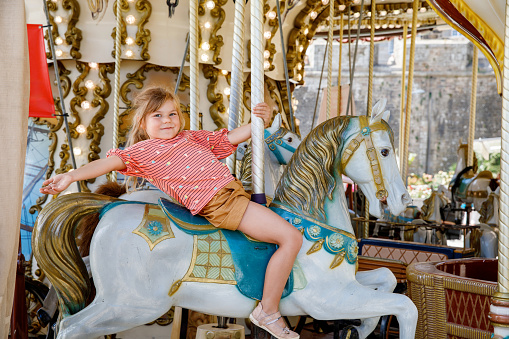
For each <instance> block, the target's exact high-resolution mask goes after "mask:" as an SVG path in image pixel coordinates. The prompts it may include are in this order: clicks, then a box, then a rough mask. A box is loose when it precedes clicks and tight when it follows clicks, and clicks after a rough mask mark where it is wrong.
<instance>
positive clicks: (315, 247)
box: [306, 238, 345, 256]
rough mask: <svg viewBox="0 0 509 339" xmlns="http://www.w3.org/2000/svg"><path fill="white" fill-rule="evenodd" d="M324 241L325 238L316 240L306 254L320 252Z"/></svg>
mask: <svg viewBox="0 0 509 339" xmlns="http://www.w3.org/2000/svg"><path fill="white" fill-rule="evenodd" d="M324 241H325V238H323V239H320V240H318V241H316V242H315V243H314V244H313V246H311V248H310V249H309V250H308V251H307V252H306V254H308V255H309V254H313V253H315V252H318V251H319V250H321V249H322V246H323V242H324ZM343 256H345V255H344V254H343Z"/></svg>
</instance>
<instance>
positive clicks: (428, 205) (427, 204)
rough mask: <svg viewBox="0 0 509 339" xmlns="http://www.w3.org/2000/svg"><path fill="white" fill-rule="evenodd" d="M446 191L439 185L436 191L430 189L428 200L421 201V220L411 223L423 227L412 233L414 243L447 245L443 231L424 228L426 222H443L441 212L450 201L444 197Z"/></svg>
mask: <svg viewBox="0 0 509 339" xmlns="http://www.w3.org/2000/svg"><path fill="white" fill-rule="evenodd" d="M446 192H447V189H446V188H445V187H444V186H443V185H440V186H439V187H438V189H437V190H434V189H433V188H432V189H431V195H430V196H429V198H427V199H426V200H424V201H423V205H422V207H421V212H422V213H421V219H422V221H423V222H420V220H419V219H416V220H414V221H413V222H412V223H413V224H416V225H423V226H420V227H418V229H417V230H416V232H415V233H414V239H413V240H414V241H415V242H420V243H425V244H437V245H447V235H446V234H445V231H442V230H439V229H432V228H429V227H426V226H425V224H426V222H428V223H433V224H438V225H440V224H442V222H443V210H444V208H446V207H447V206H449V204H450V203H451V201H450V200H449V199H448V198H447V196H446Z"/></svg>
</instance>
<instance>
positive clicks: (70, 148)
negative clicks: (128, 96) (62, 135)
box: [42, 0, 81, 192]
mask: <svg viewBox="0 0 509 339" xmlns="http://www.w3.org/2000/svg"><path fill="white" fill-rule="evenodd" d="M42 2H43V3H44V14H46V25H47V27H48V38H49V45H50V49H51V55H52V56H53V68H54V70H55V79H56V80H57V87H58V95H59V96H60V109H61V111H62V116H63V117H64V124H65V131H66V135H67V142H68V143H69V152H70V153H71V162H72V168H73V169H76V159H75V158H74V149H73V147H72V140H71V132H70V130H69V122H68V121H67V116H68V114H67V112H66V111H65V104H64V91H63V90H62V83H61V82H60V71H59V70H58V60H57V56H56V54H55V43H54V42H53V34H52V33H51V29H52V26H51V23H50V21H49V13H48V6H47V4H46V0H42ZM76 185H77V186H78V192H81V187H80V182H79V181H77V182H76Z"/></svg>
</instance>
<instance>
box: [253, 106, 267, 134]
mask: <svg viewBox="0 0 509 339" xmlns="http://www.w3.org/2000/svg"><path fill="white" fill-rule="evenodd" d="M271 113H272V111H271V109H270V107H269V105H267V104H266V103H265V102H262V103H259V104H258V105H256V106H255V107H254V109H253V114H254V115H256V116H257V117H258V118H262V119H263V125H264V127H265V128H267V127H269V125H270V115H271Z"/></svg>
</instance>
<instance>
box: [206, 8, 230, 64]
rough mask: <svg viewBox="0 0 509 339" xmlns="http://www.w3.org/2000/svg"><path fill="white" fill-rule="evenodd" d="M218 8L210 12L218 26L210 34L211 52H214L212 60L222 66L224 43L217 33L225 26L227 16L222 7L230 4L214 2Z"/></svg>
mask: <svg viewBox="0 0 509 339" xmlns="http://www.w3.org/2000/svg"><path fill="white" fill-rule="evenodd" d="M214 2H215V4H216V6H215V7H214V9H213V10H211V11H210V15H211V16H212V17H213V18H217V21H216V24H215V25H214V28H213V29H212V31H211V32H210V38H209V43H210V50H212V51H214V55H213V56H212V60H213V61H214V64H216V65H219V64H221V62H222V60H221V58H220V57H219V53H220V52H221V47H222V46H223V45H224V42H223V36H222V35H217V31H219V29H220V28H221V26H222V25H223V22H224V19H225V18H226V14H225V11H224V9H223V8H222V6H224V5H226V3H227V2H228V1H227V0H214Z"/></svg>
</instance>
